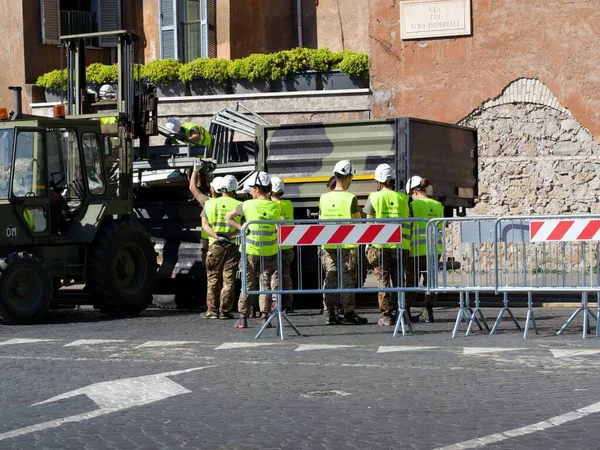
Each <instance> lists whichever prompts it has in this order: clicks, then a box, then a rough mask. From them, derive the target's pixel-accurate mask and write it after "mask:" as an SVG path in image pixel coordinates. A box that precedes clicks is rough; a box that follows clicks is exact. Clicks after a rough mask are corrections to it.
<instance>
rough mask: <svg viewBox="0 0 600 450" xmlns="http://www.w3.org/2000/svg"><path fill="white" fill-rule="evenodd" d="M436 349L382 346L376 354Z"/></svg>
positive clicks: (416, 346) (419, 346) (413, 346)
mask: <svg viewBox="0 0 600 450" xmlns="http://www.w3.org/2000/svg"><path fill="white" fill-rule="evenodd" d="M432 348H438V347H425V346H422V345H382V346H380V347H379V348H378V349H377V353H390V352H413V351H418V350H429V349H432Z"/></svg>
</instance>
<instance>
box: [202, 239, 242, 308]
mask: <svg viewBox="0 0 600 450" xmlns="http://www.w3.org/2000/svg"><path fill="white" fill-rule="evenodd" d="M239 261H240V252H239V250H238V248H237V247H236V246H235V245H231V246H229V247H227V248H223V247H222V246H221V245H219V244H213V245H211V246H210V247H209V248H208V253H207V255H206V271H207V279H208V280H207V281H208V287H207V293H206V304H207V306H208V309H209V310H211V311H217V310H219V309H220V311H221V313H229V312H231V310H232V309H233V304H234V302H235V278H236V273H237V270H238V263H239ZM219 303H220V305H219Z"/></svg>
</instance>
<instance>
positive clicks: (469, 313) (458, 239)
mask: <svg viewBox="0 0 600 450" xmlns="http://www.w3.org/2000/svg"><path fill="white" fill-rule="evenodd" d="M495 223H496V218H491V217H453V218H443V219H433V220H431V221H430V222H429V223H428V225H427V236H428V249H429V252H428V257H429V263H428V266H429V267H430V268H431V277H430V278H429V280H430V282H429V285H428V288H429V290H430V291H432V292H457V293H458V294H459V310H458V314H457V317H456V322H455V325H454V329H453V330H452V337H455V336H456V333H457V332H458V328H459V325H460V323H461V322H462V321H465V322H467V331H466V335H467V336H468V335H469V334H470V333H471V330H472V328H473V325H474V324H476V325H477V326H478V328H479V329H480V330H483V328H484V327H485V329H486V330H487V331H489V332H490V335H493V334H494V333H495V332H496V330H497V328H498V325H499V324H500V320H501V319H502V316H503V315H504V313H508V315H509V316H510V318H511V319H512V321H513V322H514V324H515V326H516V327H517V329H518V330H521V326H520V325H519V322H518V321H517V319H516V318H515V316H514V314H513V313H512V311H511V310H510V308H509V305H508V293H504V299H503V308H502V309H501V310H500V313H499V314H498V317H497V318H496V321H495V322H494V326H493V327H492V329H491V330H490V327H489V326H488V324H487V321H486V318H485V316H484V314H483V311H482V310H481V305H480V298H479V297H480V293H495V292H496V285H495V259H494V230H495ZM439 242H441V243H442V244H443V246H442V251H441V252H440V251H439V249H438V245H435V244H436V243H439ZM470 294H474V297H475V308H474V309H473V308H471V306H470Z"/></svg>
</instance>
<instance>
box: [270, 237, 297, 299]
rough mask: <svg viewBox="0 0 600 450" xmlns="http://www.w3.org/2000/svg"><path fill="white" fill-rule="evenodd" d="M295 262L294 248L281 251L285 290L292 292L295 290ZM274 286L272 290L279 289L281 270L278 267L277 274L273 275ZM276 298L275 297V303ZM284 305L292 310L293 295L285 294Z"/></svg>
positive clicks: (272, 285)
mask: <svg viewBox="0 0 600 450" xmlns="http://www.w3.org/2000/svg"><path fill="white" fill-rule="evenodd" d="M293 261H294V249H293V248H286V249H284V250H281V265H282V267H281V269H282V272H283V280H282V281H283V284H282V286H283V289H285V290H291V289H293V284H292V268H291V266H292V262H293ZM271 281H272V284H271V289H279V268H278V267H276V269H275V272H274V273H273V278H272V280H271ZM276 300H277V299H276V296H275V295H274V296H273V302H275V301H276ZM282 300H283V303H282V306H284V307H286V308H291V307H292V301H293V295H292V294H285V295H284V296H283V298H282Z"/></svg>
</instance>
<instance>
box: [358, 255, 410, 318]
mask: <svg viewBox="0 0 600 450" xmlns="http://www.w3.org/2000/svg"><path fill="white" fill-rule="evenodd" d="M398 257H400V261H398ZM367 260H368V261H369V264H371V266H373V267H374V274H375V278H376V279H377V284H378V287H383V288H389V287H392V286H404V285H405V280H404V272H405V270H406V266H407V261H408V250H402V249H395V248H375V247H369V249H368V250H367ZM400 263H401V264H400ZM397 299H398V296H397V295H396V294H392V293H391V292H380V293H379V294H377V300H378V303H379V310H380V311H381V313H382V314H383V315H386V316H389V315H392V312H393V311H394V309H395V308H394V307H395V306H396V305H397V304H398V302H397Z"/></svg>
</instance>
